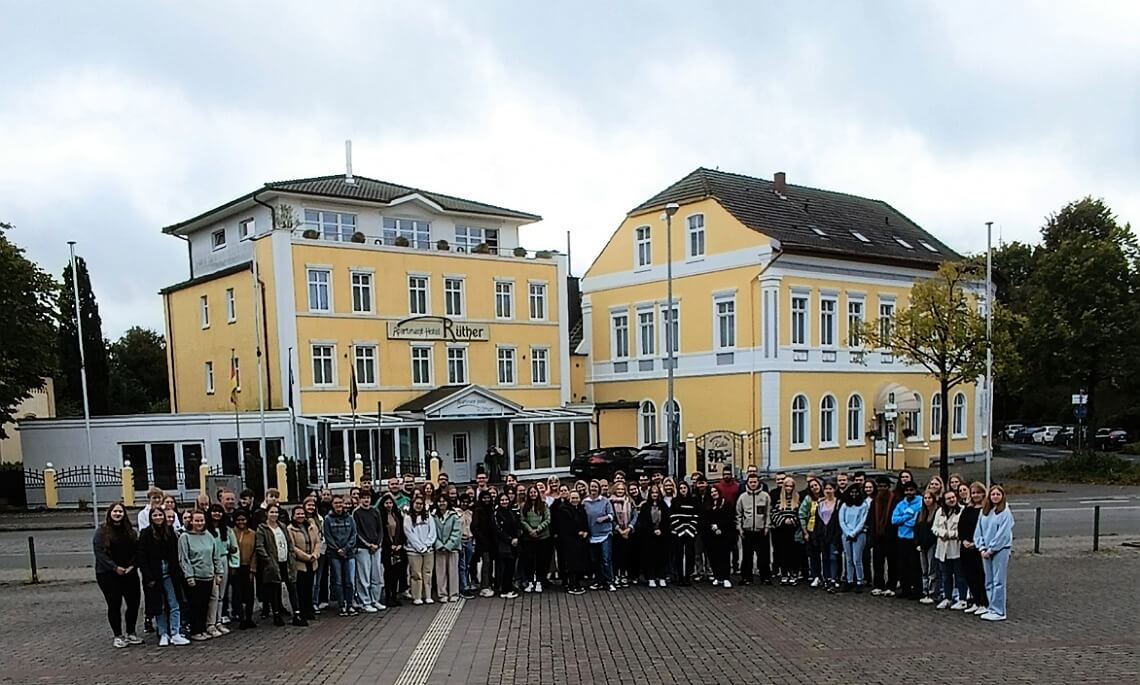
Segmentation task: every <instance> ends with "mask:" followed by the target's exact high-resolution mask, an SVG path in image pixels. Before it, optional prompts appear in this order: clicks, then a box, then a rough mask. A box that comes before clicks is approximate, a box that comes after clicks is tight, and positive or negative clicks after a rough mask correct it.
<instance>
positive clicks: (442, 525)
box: [429, 495, 463, 602]
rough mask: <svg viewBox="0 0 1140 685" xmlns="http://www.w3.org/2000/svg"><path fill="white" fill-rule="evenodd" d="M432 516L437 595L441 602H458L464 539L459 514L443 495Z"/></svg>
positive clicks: (438, 498) (437, 499)
mask: <svg viewBox="0 0 1140 685" xmlns="http://www.w3.org/2000/svg"><path fill="white" fill-rule="evenodd" d="M432 516H433V517H434V518H435V543H434V545H433V549H434V552H435V586H436V594H437V595H439V601H441V602H458V601H459V550H460V547H461V546H462V537H463V531H462V522H461V521H460V520H459V512H457V511H456V510H455V509H452V508H451V500H450V499H449V498H448V497H447V496H444V495H441V496H439V497H437V498H436V506H435V513H434V514H432ZM429 591H430V588H429Z"/></svg>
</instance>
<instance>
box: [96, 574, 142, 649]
mask: <svg viewBox="0 0 1140 685" xmlns="http://www.w3.org/2000/svg"><path fill="white" fill-rule="evenodd" d="M95 582H96V583H98V584H99V589H100V590H101V591H102V592H103V599H104V600H106V602H107V623H109V624H111V630H113V631H114V632H115V637H122V635H123V616H122V611H123V604H126V605H127V612H126V619H127V633H130V634H134V632H135V623H137V622H138V620H139V602H140V600H141V599H142V585H140V584H139V574H138V572H137V571H131V572H130V573H127V574H125V575H121V576H120V575H119V574H117V573H114V572H111V573H100V574H97V575H96V576H95Z"/></svg>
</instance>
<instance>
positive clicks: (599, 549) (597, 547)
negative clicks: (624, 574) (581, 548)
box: [590, 537, 614, 585]
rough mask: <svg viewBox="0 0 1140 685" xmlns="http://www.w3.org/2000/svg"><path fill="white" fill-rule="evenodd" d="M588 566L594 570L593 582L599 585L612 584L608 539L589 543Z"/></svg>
mask: <svg viewBox="0 0 1140 685" xmlns="http://www.w3.org/2000/svg"><path fill="white" fill-rule="evenodd" d="M590 562H591V563H590V565H591V566H592V567H593V569H594V582H595V583H597V584H599V585H610V584H611V583H613V582H614V573H613V566H612V561H611V559H610V538H608V537H607V538H606V539H605V540H602V541H601V542H591V543H590Z"/></svg>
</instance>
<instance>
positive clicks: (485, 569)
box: [471, 489, 498, 597]
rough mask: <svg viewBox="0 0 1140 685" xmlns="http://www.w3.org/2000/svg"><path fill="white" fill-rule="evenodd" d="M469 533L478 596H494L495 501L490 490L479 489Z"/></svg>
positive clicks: (496, 545)
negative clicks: (477, 581) (475, 559)
mask: <svg viewBox="0 0 1140 685" xmlns="http://www.w3.org/2000/svg"><path fill="white" fill-rule="evenodd" d="M471 534H472V535H473V536H474V537H475V557H476V558H477V559H479V596H480V597H494V596H495V573H494V571H495V557H496V552H495V550H496V548H497V547H498V544H497V543H496V541H495V501H494V499H493V498H492V497H491V491H490V490H489V489H484V490H480V491H479V501H478V502H477V503H476V504H475V510H474V511H473V512H472V513H471Z"/></svg>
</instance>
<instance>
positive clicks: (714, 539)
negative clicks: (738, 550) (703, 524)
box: [705, 533, 736, 580]
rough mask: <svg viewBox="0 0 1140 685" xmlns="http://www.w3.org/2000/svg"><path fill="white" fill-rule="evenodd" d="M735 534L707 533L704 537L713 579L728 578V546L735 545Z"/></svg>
mask: <svg viewBox="0 0 1140 685" xmlns="http://www.w3.org/2000/svg"><path fill="white" fill-rule="evenodd" d="M735 538H736V536H734V535H726V534H724V533H721V534H720V535H713V534H709V535H708V536H706V537H705V552H706V553H707V554H708V557H709V566H712V572H713V578H714V579H715V580H728V570H729V558H730V554H729V546H730V545H731V546H732V547H736V539H735Z"/></svg>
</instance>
